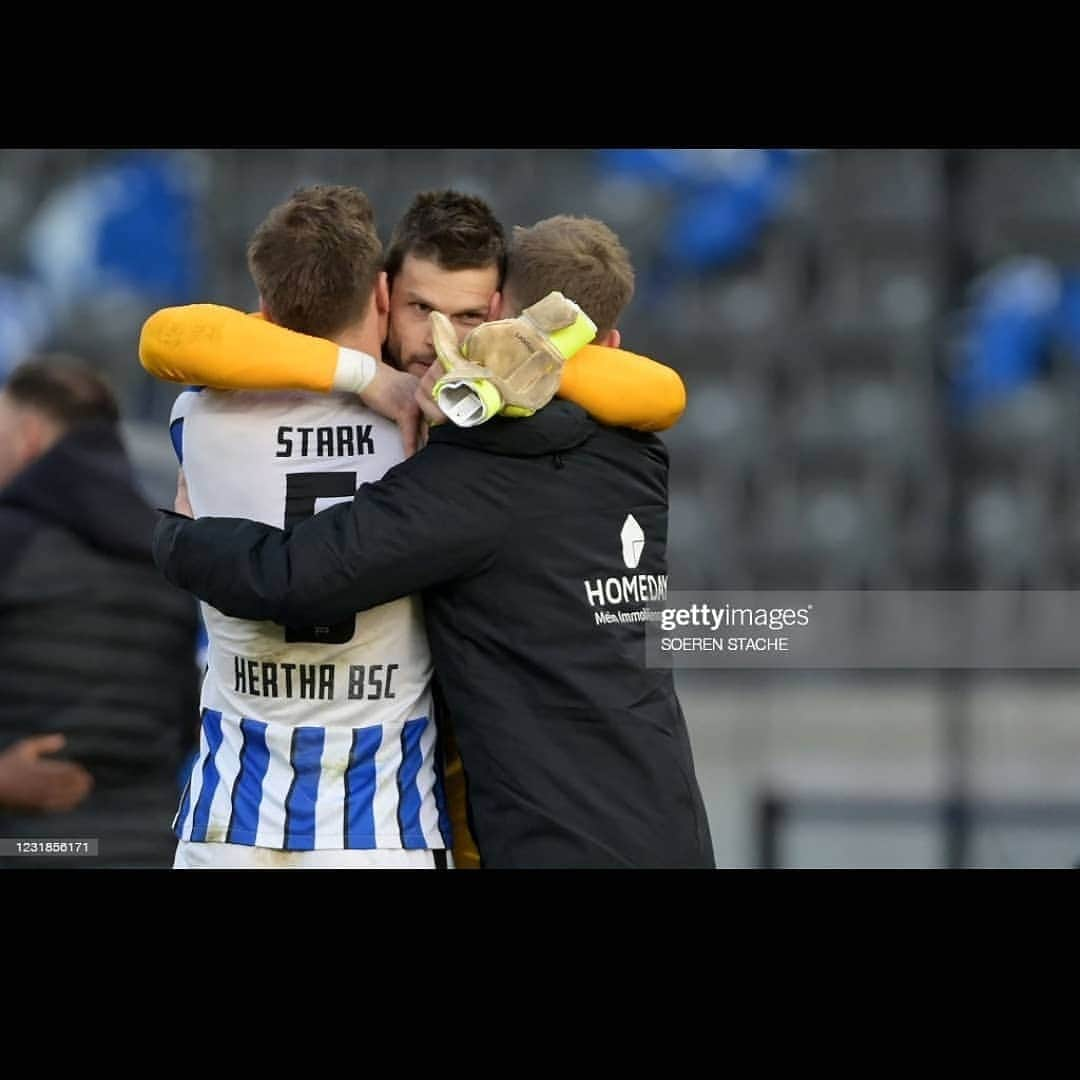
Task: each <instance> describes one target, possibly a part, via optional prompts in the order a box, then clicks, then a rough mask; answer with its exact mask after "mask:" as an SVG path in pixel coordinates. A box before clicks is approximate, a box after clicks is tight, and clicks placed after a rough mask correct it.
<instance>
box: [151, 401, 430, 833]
mask: <svg viewBox="0 0 1080 1080" xmlns="http://www.w3.org/2000/svg"><path fill="white" fill-rule="evenodd" d="M170 433H171V435H172V440H173V445H174V447H175V448H176V451H177V457H178V458H179V459H180V461H181V463H182V465H183V469H184V475H185V476H186V478H187V486H188V493H189V498H190V501H191V507H192V511H193V513H194V514H195V516H196V517H240V518H249V519H251V520H254V521H261V522H264V523H265V524H268V525H274V526H277V527H278V528H288V527H290V526H292V525H295V524H296V523H297V522H299V521H302V520H303V519H304V518H307V517H310V516H311V515H313V514H317V513H319V512H320V511H321V510H324V509H326V508H327V507H329V506H332V505H333V504H334V503H337V502H342V501H345V500H348V499H351V498H352V495H353V493H354V492H355V491H356V489H357V488H358V487H359V486H360V485H361V484H363V483H367V482H369V481H374V480H378V479H379V478H380V477H381V476H382V475H383V474H384V473H385V472H386V471H387V470H388V469H389V468H391V467H392V466H394V465H396V464H398V462H400V461H402V460H403V457H404V454H403V452H402V443H401V436H400V433H399V432H398V429H397V427H396V426H395V425H394V424H393V423H392V422H391V421H389V420H386V419H385V418H383V417H381V416H377V415H375V414H374V413H372V412H370V411H369V410H368V409H366V408H365V407H364V406H363V405H362V404H361V403H360V402H359V400H358V399H357V398H356V397H354V396H353V395H349V394H312V393H302V392H291V391H267V392H262V391H258V392H256V391H246V390H245V391H225V390H211V389H208V388H207V389H195V390H186V391H184V392H183V393H182V394H180V396H179V397H178V398H177V400H176V404H175V406H174V408H173V413H172V418H171V420H170ZM420 605H421V602H420V598H419V597H418V596H409V597H403V598H402V599H400V600H395V601H393V602H391V603H389V604H383V605H381V606H380V607H376V608H372V609H370V610H369V611H365V612H361V613H359V614H357V615H354V616H351V617H350V618H348V619H346V620H344V621H343V622H341V623H340V624H336V625H327V626H290V627H284V626H279V625H278V624H277V623H272V622H255V621H252V620H248V619H234V618H231V617H229V616H227V615H224V614H222V613H221V612H220V611H218V610H216V609H215V608H212V607H210V606H209V605H207V604H203V618H204V619H205V622H206V627H207V631H208V634H209V648H208V654H207V656H208V659H207V673H206V679H205V682H204V684H203V692H202V736H201V745H200V755H199V759H198V761H197V762H196V763H195V766H194V768H193V770H192V773H191V779H190V781H189V783H188V786H187V788H186V789H185V791H184V794H183V796H182V799H181V804H180V809H179V811H178V813H177V816H176V820H175V822H174V830H175V832H176V835H177V836H178V837H179V838H180V839H182V840H188V841H195V842H199V841H209V842H225V843H232V844H248V845H257V846H259V847H269V848H278V849H281V850H286V851H310V850H317V849H327V848H337V849H350V848H351V849H359V848H392V849H401V848H444V847H449V846H450V826H449V819H448V817H447V813H446V802H445V797H444V794H443V787H442V776H441V768H440V766H439V764H438V762H437V755H436V747H435V737H436V732H435V725H434V722H433V718H432V701H431V690H430V680H431V655H430V652H429V650H428V643H427V636H426V633H425V630H424V624H423V618H422V612H421V606H420Z"/></svg>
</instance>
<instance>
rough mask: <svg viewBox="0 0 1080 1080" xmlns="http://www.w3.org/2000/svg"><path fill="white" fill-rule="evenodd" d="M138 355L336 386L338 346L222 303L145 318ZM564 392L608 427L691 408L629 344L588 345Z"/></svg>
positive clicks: (184, 374)
mask: <svg viewBox="0 0 1080 1080" xmlns="http://www.w3.org/2000/svg"><path fill="white" fill-rule="evenodd" d="M139 360H140V361H141V363H142V366H143V367H144V368H146V370H147V371H148V372H150V374H151V375H156V376H157V377H158V378H159V379H167V380H169V381H170V382H180V383H193V384H195V385H200V386H213V387H220V388H223V389H232V390H317V391H321V392H323V393H326V392H328V391H330V390H331V389H332V387H333V383H334V376H335V373H336V372H337V363H338V347H337V346H336V345H335V344H334V343H333V342H332V341H326V340H325V339H324V338H317V337H310V336H309V335H307V334H298V333H296V332H294V331H292V330H286V329H285V328H284V327H281V326H275V325H273V324H272V323H268V322H266V321H265V320H264V319H261V318H259V317H257V316H251V315H245V314H244V313H243V312H242V311H236V310H235V309H234V308H228V307H222V306H221V305H219V304H188V305H186V306H184V307H171V308H162V310H161V311H158V312H155V313H154V314H153V315H151V316H150V318H149V319H147V320H146V323H145V324H144V325H143V329H142V334H141V336H140V338H139ZM559 396H560V397H564V398H566V399H567V400H568V401H573V402H575V403H576V404H578V405H580V406H581V407H582V408H583V409H585V411H586V412H588V413H589V414H590V415H592V416H594V417H595V418H596V419H597V420H599V421H600V423H602V424H609V425H611V426H613V427H629V428H636V429H637V430H638V431H664V430H666V429H667V428H669V427H671V426H672V425H673V424H675V423H676V422H677V421H678V419H679V417H681V416H682V414H683V411H684V410H685V409H686V388H685V386H683V381H682V379H681V378H679V375H678V373H677V372H676V371H674V370H673V369H672V368H669V367H666V366H665V365H664V364H659V363H657V362H656V361H655V360H650V359H649V358H648V357H645V356H638V355H637V354H636V353H632V352H627V351H626V350H625V349H609V348H606V347H605V346H602V345H586V346H585V347H584V348H583V349H581V350H579V351H578V352H577V353H576V354H575V355H574V356H572V357H571V358H570V359H569V360H568V361H567V362H566V366H565V367H564V368H563V373H562V379H561V381H560V384H559Z"/></svg>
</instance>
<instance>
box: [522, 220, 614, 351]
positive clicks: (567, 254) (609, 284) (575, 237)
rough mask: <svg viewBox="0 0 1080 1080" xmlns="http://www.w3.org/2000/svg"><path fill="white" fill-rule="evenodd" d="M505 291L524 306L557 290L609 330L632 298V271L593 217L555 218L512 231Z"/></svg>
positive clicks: (611, 234) (605, 228) (598, 325)
mask: <svg viewBox="0 0 1080 1080" xmlns="http://www.w3.org/2000/svg"><path fill="white" fill-rule="evenodd" d="M505 288H506V291H507V292H510V293H511V294H512V295H513V299H514V300H515V301H517V303H518V304H520V305H521V307H523V308H527V307H530V306H531V305H533V304H535V303H536V302H537V301H538V300H542V299H543V298H544V297H545V296H547V294H548V293H549V292H554V291H555V290H558V291H559V292H561V293H562V294H563V295H564V296H566V297H568V298H569V299H570V300H573V301H574V302H575V303H576V304H578V305H579V306H580V307H581V308H582V310H584V311H585V313H586V314H587V315H588V316H589V318H590V319H592V321H593V322H594V323H596V332H597V337H603V336H604V334H606V333H607V332H608V331H609V330H611V329H613V328H614V326H615V323H616V322H617V321H618V318H619V316H620V315H621V314H622V311H623V308H625V307H626V305H627V304H628V303H630V298H631V297H632V296H633V295H634V267H633V265H632V264H631V262H630V255H629V253H628V252H627V250H626V248H624V247H623V246H622V243H621V241H620V240H619V238H618V236H616V235H615V233H614V232H613V231H612V230H611V229H610V228H608V226H607V225H605V224H604V223H603V222H602V221H597V220H596V219H595V218H587V217H572V216H570V215H569V214H559V215H558V216H556V217H550V218H545V219H544V220H543V221H538V222H537V223H536V224H535V225H533V226H532V228H524V227H522V226H520V225H518V226H515V228H514V237H513V241H512V243H511V246H510V255H509V261H508V265H507V268H506V285H505Z"/></svg>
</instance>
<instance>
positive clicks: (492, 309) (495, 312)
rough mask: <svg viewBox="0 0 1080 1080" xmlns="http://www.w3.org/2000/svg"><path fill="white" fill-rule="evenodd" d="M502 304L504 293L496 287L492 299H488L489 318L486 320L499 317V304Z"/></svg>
mask: <svg viewBox="0 0 1080 1080" xmlns="http://www.w3.org/2000/svg"><path fill="white" fill-rule="evenodd" d="M501 304H502V293H501V292H499V290H498V289H496V290H495V291H494V292H493V293H492V294H491V300H490V301H488V309H487V318H486V319H485V320H484V321H485V322H491V321H492V320H493V319H497V318H498V317H499V306H500V305H501Z"/></svg>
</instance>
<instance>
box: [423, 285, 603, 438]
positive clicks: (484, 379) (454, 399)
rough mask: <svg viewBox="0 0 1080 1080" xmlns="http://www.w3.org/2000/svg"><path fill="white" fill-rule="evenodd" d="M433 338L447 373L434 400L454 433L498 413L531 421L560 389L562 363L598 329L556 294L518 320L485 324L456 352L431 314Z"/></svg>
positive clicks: (453, 339) (452, 337)
mask: <svg viewBox="0 0 1080 1080" xmlns="http://www.w3.org/2000/svg"><path fill="white" fill-rule="evenodd" d="M431 336H432V342H433V344H434V346H435V353H436V355H437V356H438V358H439V363H440V364H441V365H442V368H443V371H444V372H445V374H443V376H442V377H441V378H440V379H439V381H438V382H437V383H436V384H435V387H434V390H433V391H432V396H433V397H434V398H435V401H436V403H437V404H438V406H439V408H440V409H442V411H443V412H444V413H446V415H447V416H448V417H449V418H450V419H451V420H452V421H453V422H454V423H455V424H457V425H458V427H475V426H476V425H477V424H482V423H484V421H485V420H490V419H491V417H493V416H495V415H496V413H500V414H502V415H503V416H531V415H532V414H533V413H534V412H536V410H537V409H542V408H543V407H544V406H545V405H546V404H547V403H548V402H549V401H550V400H551V399H552V398H553V397H554V396H555V393H556V391H557V390H558V389H559V378H560V376H561V375H562V368H563V364H564V363H565V362H566V361H567V360H568V359H569V358H570V357H571V356H573V355H574V353H576V352H577V351H578V349H580V348H581V347H582V346H583V345H588V343H589V342H590V341H592V339H593V338H594V337H596V325H595V324H594V323H593V321H592V319H590V318H589V316H588V315H586V314H585V312H584V311H582V310H581V308H579V307H578V306H577V304H575V303H574V302H573V300H567V299H566V297H565V296H563V294H562V293H560V292H552V293H548V295H547V296H545V297H544V299H543V300H540V301H538V302H537V303H535V304H533V306H532V307H529V308H526V309H525V310H524V311H523V312H522V313H521V314H520V315H519V316H518V317H517V318H516V319H499V320H498V321H497V322H489V323H482V324H481V325H480V326H478V327H476V329H475V330H472V331H470V333H469V335H468V336H467V337H466V338H465V340H464V341H463V342H462V343H461V345H460V346H459V345H458V341H457V334H456V333H455V332H454V327H453V325H452V323H451V322H450V320H449V319H448V318H447V317H446V316H445V315H443V314H442V313H441V312H438V311H433V312H432V313H431Z"/></svg>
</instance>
